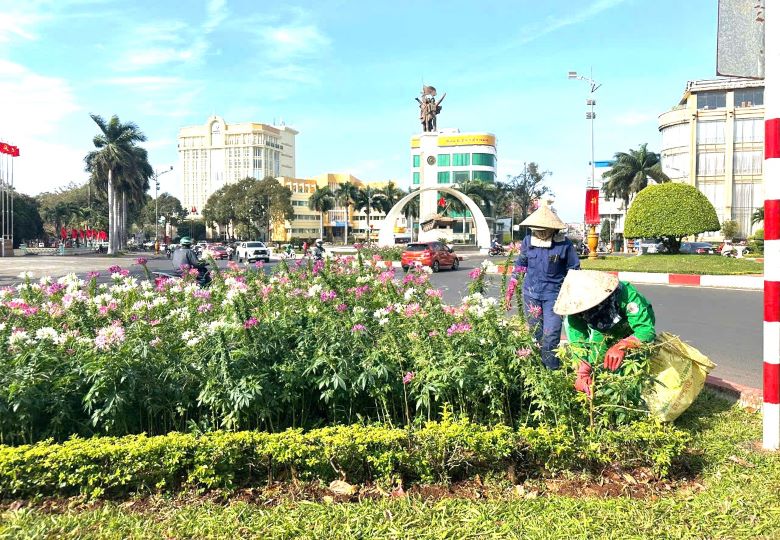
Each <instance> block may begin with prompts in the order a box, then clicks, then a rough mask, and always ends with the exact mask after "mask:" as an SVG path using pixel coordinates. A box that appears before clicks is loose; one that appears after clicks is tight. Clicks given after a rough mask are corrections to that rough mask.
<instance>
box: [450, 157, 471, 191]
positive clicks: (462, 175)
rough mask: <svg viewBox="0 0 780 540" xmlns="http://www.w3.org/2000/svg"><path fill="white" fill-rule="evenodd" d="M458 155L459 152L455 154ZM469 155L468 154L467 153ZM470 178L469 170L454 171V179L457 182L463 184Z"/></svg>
mask: <svg viewBox="0 0 780 540" xmlns="http://www.w3.org/2000/svg"><path fill="white" fill-rule="evenodd" d="M455 155H456V156H457V155H458V154H455ZM466 155H467V156H468V154H466ZM468 180H469V172H468V171H455V172H453V173H452V181H453V182H454V183H456V184H462V183H463V182H468Z"/></svg>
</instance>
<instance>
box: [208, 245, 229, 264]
mask: <svg viewBox="0 0 780 540" xmlns="http://www.w3.org/2000/svg"><path fill="white" fill-rule="evenodd" d="M205 251H207V252H208V253H210V254H211V256H212V257H214V259H215V260H218V261H219V260H222V259H227V258H228V250H227V248H226V247H225V246H222V245H219V246H209V247H208V248H207V249H206V250H205Z"/></svg>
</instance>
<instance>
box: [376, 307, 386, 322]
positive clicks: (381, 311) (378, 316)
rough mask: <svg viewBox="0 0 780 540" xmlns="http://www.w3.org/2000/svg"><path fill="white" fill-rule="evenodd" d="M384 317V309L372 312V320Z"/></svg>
mask: <svg viewBox="0 0 780 540" xmlns="http://www.w3.org/2000/svg"><path fill="white" fill-rule="evenodd" d="M384 316H385V310H384V308H382V309H377V310H376V311H375V312H374V318H375V319H381V318H382V317H384Z"/></svg>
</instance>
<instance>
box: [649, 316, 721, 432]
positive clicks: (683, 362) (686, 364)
mask: <svg viewBox="0 0 780 540" xmlns="http://www.w3.org/2000/svg"><path fill="white" fill-rule="evenodd" d="M655 347H657V348H656V350H655V351H654V352H653V355H652V356H651V357H650V375H652V377H653V378H654V379H655V383H654V384H652V385H650V386H648V387H647V388H645V390H644V391H643V392H642V397H643V398H644V400H645V402H646V403H647V407H648V409H649V410H650V414H652V415H653V416H655V417H656V418H658V419H659V420H661V421H662V422H671V421H672V420H674V419H675V418H677V417H678V416H680V415H681V414H682V413H683V412H684V411H685V409H687V408H688V407H690V405H691V403H693V401H694V400H695V399H696V397H697V396H698V395H699V392H701V389H702V388H703V387H704V381H705V379H706V378H707V374H708V373H709V372H710V371H712V370H713V369H714V368H715V364H714V363H713V362H712V361H711V360H710V359H709V358H707V357H706V356H704V355H703V354H702V353H701V352H700V351H699V350H698V349H696V348H695V347H692V346H690V345H688V344H687V343H683V341H682V340H681V339H680V338H679V337H678V336H675V335H673V334H670V333H668V332H661V334H659V335H658V336H656V339H655Z"/></svg>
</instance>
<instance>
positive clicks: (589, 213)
mask: <svg viewBox="0 0 780 540" xmlns="http://www.w3.org/2000/svg"><path fill="white" fill-rule="evenodd" d="M600 222H601V218H600V217H599V190H598V189H586V190H585V224H586V225H598V224H599V223H600Z"/></svg>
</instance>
